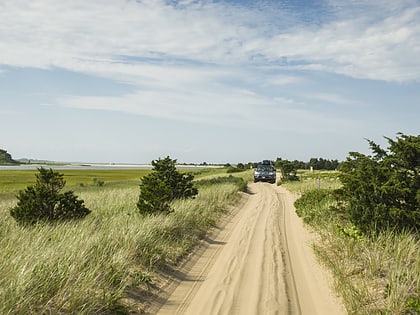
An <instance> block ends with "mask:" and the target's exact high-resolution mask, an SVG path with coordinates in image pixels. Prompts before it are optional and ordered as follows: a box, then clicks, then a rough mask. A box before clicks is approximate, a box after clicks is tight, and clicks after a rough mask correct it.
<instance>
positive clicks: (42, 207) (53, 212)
mask: <svg viewBox="0 0 420 315" xmlns="http://www.w3.org/2000/svg"><path fill="white" fill-rule="evenodd" d="M38 171H39V173H38V174H36V175H35V176H36V183H35V185H34V186H28V187H27V188H26V189H25V190H22V191H20V192H19V193H18V195H17V199H18V203H17V205H16V207H14V208H11V209H10V215H11V216H12V217H13V218H14V219H15V220H16V221H17V222H18V223H20V224H34V223H36V222H38V221H58V220H69V219H78V218H83V217H85V216H86V215H88V214H89V213H90V210H89V209H87V208H86V207H85V206H84V201H83V200H78V199H77V197H76V196H75V195H74V194H73V192H72V191H67V192H65V193H63V194H61V193H60V191H61V190H62V189H63V188H64V186H65V184H66V181H65V180H64V178H63V174H60V173H58V172H54V171H53V170H52V169H45V168H42V167H41V168H38Z"/></svg>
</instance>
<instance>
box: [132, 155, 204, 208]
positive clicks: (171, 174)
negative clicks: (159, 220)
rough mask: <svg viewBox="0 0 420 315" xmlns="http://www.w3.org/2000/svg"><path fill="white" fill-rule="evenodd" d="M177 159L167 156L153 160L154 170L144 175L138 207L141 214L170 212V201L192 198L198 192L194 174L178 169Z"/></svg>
mask: <svg viewBox="0 0 420 315" xmlns="http://www.w3.org/2000/svg"><path fill="white" fill-rule="evenodd" d="M175 164H176V160H173V159H171V158H170V157H169V156H167V157H166V158H164V159H158V160H154V161H152V166H153V170H152V172H151V173H150V174H149V175H147V176H145V177H143V179H142V182H141V184H140V196H139V201H138V202H137V208H138V209H139V211H140V213H141V214H159V213H170V212H172V209H171V207H170V202H171V201H173V200H175V199H183V198H192V197H194V196H196V195H197V194H198V190H197V188H196V187H194V185H193V182H192V181H193V179H194V176H193V175H192V174H190V173H187V174H182V173H180V172H178V171H177V170H176V166H175Z"/></svg>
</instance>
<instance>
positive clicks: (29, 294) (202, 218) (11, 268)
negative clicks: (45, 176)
mask: <svg viewBox="0 0 420 315" xmlns="http://www.w3.org/2000/svg"><path fill="white" fill-rule="evenodd" d="M10 172H18V173H19V172H21V171H7V173H8V174H10ZM72 172H73V171H63V173H64V178H65V179H66V180H67V183H68V186H69V187H68V188H69V189H70V188H71V189H72V190H74V191H76V192H77V196H78V198H80V200H83V201H84V205H85V206H86V208H87V209H89V210H90V211H91V212H90V214H89V215H88V216H86V217H85V218H83V219H82V220H76V221H58V222H55V223H54V224H47V223H46V222H38V223H36V224H35V225H33V226H26V225H20V224H17V223H16V222H15V220H14V219H13V217H12V216H10V214H9V212H10V209H13V208H14V207H16V206H17V202H18V200H17V199H16V198H11V197H8V198H1V199H0V314H98V313H100V314H129V312H130V311H131V312H138V313H140V312H142V311H143V310H144V308H145V307H146V306H147V305H146V304H147V300H148V299H150V296H152V295H153V294H154V292H155V291H154V290H157V288H158V286H159V285H160V283H159V276H158V275H159V274H162V273H164V272H165V271H166V270H168V268H170V267H171V266H172V267H173V266H176V264H177V263H179V261H180V260H181V259H182V258H183V257H184V256H186V255H188V253H190V252H191V250H192V248H194V246H196V245H197V244H198V242H199V240H200V238H202V237H203V236H204V235H205V233H206V232H207V230H208V229H210V228H211V227H214V226H215V224H216V222H217V220H218V219H219V218H220V216H221V215H222V214H223V213H224V212H225V211H226V210H227V209H228V208H229V207H230V206H231V205H233V204H234V203H235V202H236V201H237V200H238V198H239V195H238V191H239V190H240V189H243V187H244V186H243V180H242V179H238V178H237V177H233V176H232V177H227V174H226V169H214V170H211V169H203V170H199V171H196V172H194V174H195V175H196V180H195V181H194V187H196V188H197V190H198V194H197V195H196V196H195V198H194V199H192V198H190V199H185V198H181V199H175V200H172V201H170V207H171V210H172V211H171V212H169V213H160V214H159V213H158V214H156V215H152V216H150V215H146V216H144V215H140V213H139V209H138V208H137V202H138V201H139V184H140V180H139V179H140V178H142V177H143V176H145V175H146V174H149V173H150V171H142V170H113V171H78V172H80V173H78V174H77V175H75V174H74V173H72ZM127 172H129V173H130V174H127ZM136 172H137V173H136ZM2 174H3V173H2ZM33 174H34V172H32V176H33ZM241 174H242V173H241ZM69 175H73V176H69ZM134 175H135V176H134ZM14 176H15V175H14ZM243 176H245V175H243ZM33 177H34V176H33ZM82 177H83V178H84V179H83V180H81V178H82ZM111 177H112V178H114V179H115V180H110V179H111ZM3 178H4V177H3V175H2V176H1V179H2V180H3ZM93 178H97V179H98V180H100V181H103V184H101V185H98V184H95V181H94V180H93ZM136 178H137V179H136ZM218 178H219V179H218ZM225 178H227V179H225ZM34 182H35V179H30V180H29V179H28V180H27V182H26V185H33V184H34ZM80 183H83V184H84V185H80ZM1 189H2V192H1V193H2V194H3V196H5V195H7V196H10V195H11V194H14V195H16V194H17V190H16V189H10V187H9V188H7V190H4V189H3V186H1ZM20 189H23V188H20Z"/></svg>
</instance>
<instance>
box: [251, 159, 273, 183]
mask: <svg viewBox="0 0 420 315" xmlns="http://www.w3.org/2000/svg"><path fill="white" fill-rule="evenodd" d="M259 181H262V182H270V183H272V184H274V183H275V182H276V168H275V167H274V165H273V163H272V162H271V161H268V160H264V161H263V163H261V164H258V166H257V168H256V169H255V171H254V183H256V182H259Z"/></svg>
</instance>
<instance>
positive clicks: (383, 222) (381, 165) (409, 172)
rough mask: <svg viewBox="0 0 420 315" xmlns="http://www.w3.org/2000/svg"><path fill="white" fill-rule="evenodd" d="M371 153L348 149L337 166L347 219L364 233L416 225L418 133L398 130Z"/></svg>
mask: <svg viewBox="0 0 420 315" xmlns="http://www.w3.org/2000/svg"><path fill="white" fill-rule="evenodd" d="M398 135H399V136H398V137H397V139H396V141H394V140H392V139H389V138H386V139H387V140H388V142H389V144H390V146H389V148H388V150H383V149H382V148H381V147H380V146H379V145H377V144H375V143H374V142H373V141H369V144H370V148H371V150H372V152H373V156H366V155H364V154H361V153H358V152H351V153H350V157H348V158H347V160H346V161H345V162H343V163H342V165H341V167H340V171H341V175H340V180H341V182H342V184H343V187H342V189H341V192H342V196H343V198H344V201H345V202H346V203H347V211H348V214H349V217H350V219H351V221H352V222H353V223H354V224H355V225H356V226H357V227H358V228H360V229H361V230H362V231H363V232H365V233H377V232H379V231H382V230H386V229H388V228H392V229H396V230H405V229H409V230H417V231H418V230H419V229H420V206H419V205H420V203H419V191H420V135H419V136H407V135H403V134H398Z"/></svg>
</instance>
